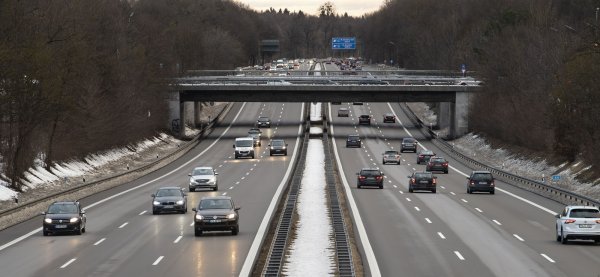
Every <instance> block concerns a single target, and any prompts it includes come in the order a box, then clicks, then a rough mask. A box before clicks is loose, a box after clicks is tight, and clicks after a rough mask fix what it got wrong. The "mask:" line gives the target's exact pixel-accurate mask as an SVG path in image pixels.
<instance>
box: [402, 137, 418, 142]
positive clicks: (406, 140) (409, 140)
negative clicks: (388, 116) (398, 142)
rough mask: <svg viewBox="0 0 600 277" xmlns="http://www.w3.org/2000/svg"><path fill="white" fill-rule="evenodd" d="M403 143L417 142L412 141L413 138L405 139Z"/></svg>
mask: <svg viewBox="0 0 600 277" xmlns="http://www.w3.org/2000/svg"><path fill="white" fill-rule="evenodd" d="M402 142H404V143H413V142H415V140H414V139H411V138H405V139H402Z"/></svg>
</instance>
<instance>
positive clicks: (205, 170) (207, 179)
mask: <svg viewBox="0 0 600 277" xmlns="http://www.w3.org/2000/svg"><path fill="white" fill-rule="evenodd" d="M217 175H219V173H217V172H216V171H215V170H214V169H213V168H212V167H210V166H203V167H196V168H194V170H192V173H190V174H188V176H190V184H189V190H190V191H196V189H200V188H209V189H212V190H214V191H217V190H219V184H218V181H217Z"/></svg>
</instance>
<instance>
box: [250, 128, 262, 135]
mask: <svg viewBox="0 0 600 277" xmlns="http://www.w3.org/2000/svg"><path fill="white" fill-rule="evenodd" d="M248 134H260V130H257V129H250V131H248Z"/></svg>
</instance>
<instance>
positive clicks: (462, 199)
mask: <svg viewBox="0 0 600 277" xmlns="http://www.w3.org/2000/svg"><path fill="white" fill-rule="evenodd" d="M460 200H461V201H463V202H465V203H469V201H467V200H465V199H464V198H461V199H460Z"/></svg>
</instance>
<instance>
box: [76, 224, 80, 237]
mask: <svg viewBox="0 0 600 277" xmlns="http://www.w3.org/2000/svg"><path fill="white" fill-rule="evenodd" d="M75 235H81V226H79V227H78V228H77V231H75Z"/></svg>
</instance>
